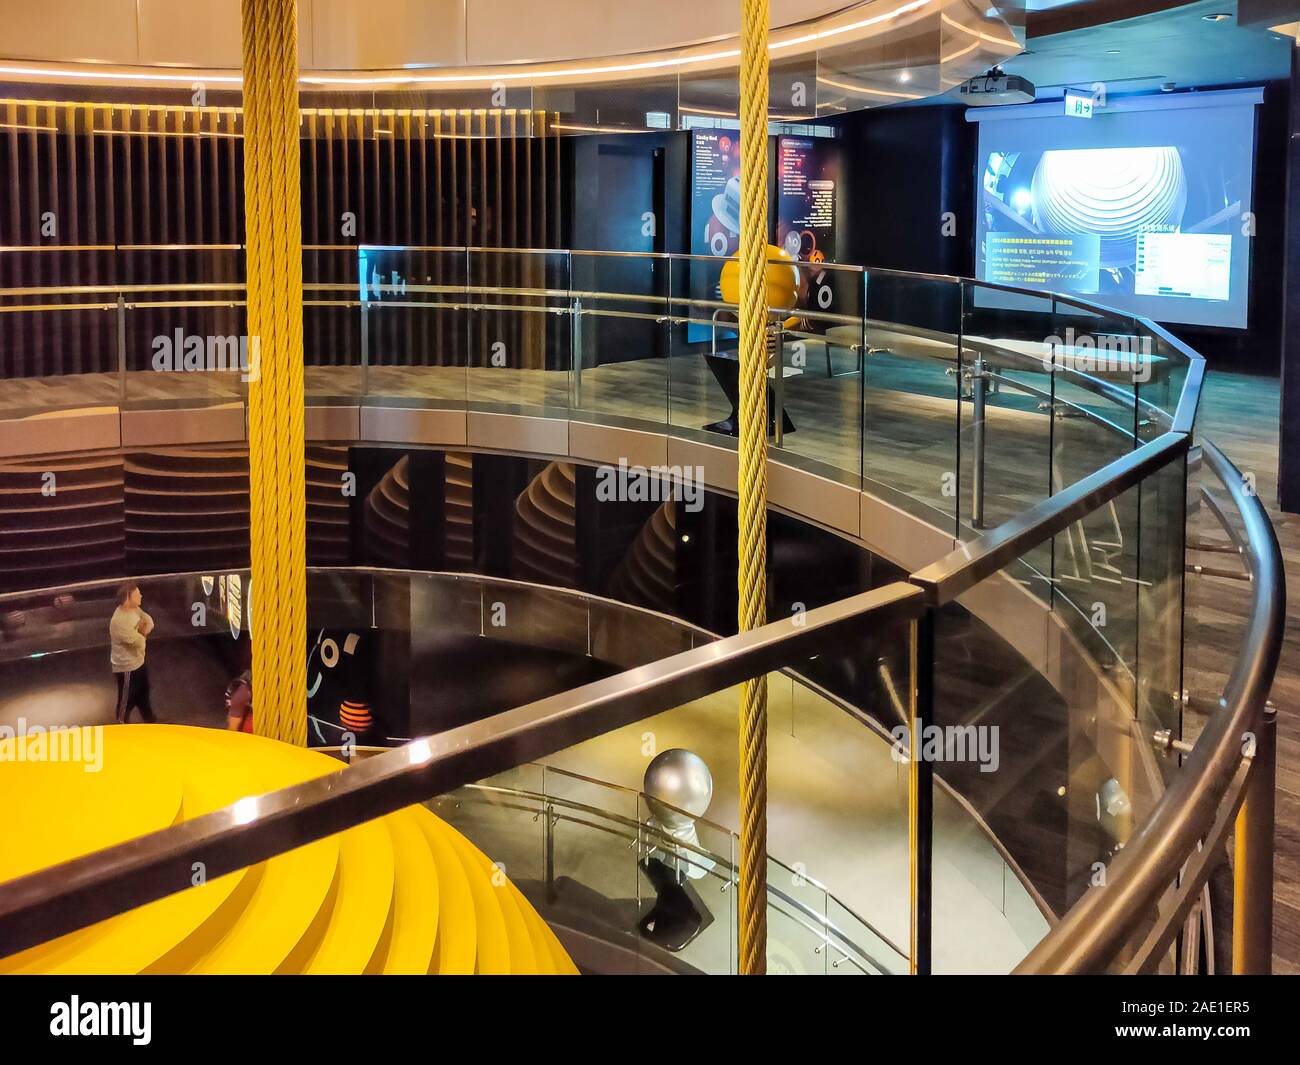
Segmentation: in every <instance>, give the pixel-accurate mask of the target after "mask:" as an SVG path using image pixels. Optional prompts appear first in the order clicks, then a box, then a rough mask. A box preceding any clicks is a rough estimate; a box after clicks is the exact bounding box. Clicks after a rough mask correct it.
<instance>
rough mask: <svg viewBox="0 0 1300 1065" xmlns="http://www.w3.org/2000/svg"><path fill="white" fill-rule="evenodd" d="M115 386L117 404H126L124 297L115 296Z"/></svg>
mask: <svg viewBox="0 0 1300 1065" xmlns="http://www.w3.org/2000/svg"><path fill="white" fill-rule="evenodd" d="M117 385H118V402H119V403H120V404H122V405H125V404H126V297H125V296H123V295H122V294H121V293H120V292H119V293H118V294H117Z"/></svg>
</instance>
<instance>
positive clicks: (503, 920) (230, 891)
mask: <svg viewBox="0 0 1300 1065" xmlns="http://www.w3.org/2000/svg"><path fill="white" fill-rule="evenodd" d="M99 734H100V736H101V741H100V744H99V747H98V751H99V753H100V754H101V755H102V757H100V758H96V759H95V762H99V763H101V764H100V768H99V769H98V770H97V771H88V769H93V768H94V764H93V763H91V762H88V761H87V759H86V758H85V757H81V758H79V760H64V761H59V760H52V759H51V751H52V750H53V748H52V747H51V748H49V749H47V750H42V749H39V748H38V746H37V745H38V744H44V743H45V742H46V741H45V739H44V738H43V737H34V736H27V737H24V738H18V739H6V740H0V809H4V810H8V811H15V810H21V811H23V813H22V816H21V817H12V818H10V820H9V823H8V825H7V827H6V830H5V843H4V846H3V847H0V883H3V882H4V881H6V880H11V879H14V878H15V877H19V876H24V875H26V874H28V873H32V872H36V871H37V870H39V869H43V868H46V867H47V866H50V865H55V864H58V863H59V862H65V861H68V860H70V859H72V858H76V857H79V856H81V855H83V854H88V853H90V852H91V851H95V850H99V849H101V848H103V847H108V846H112V845H113V844H116V843H122V842H125V841H126V840H129V839H133V838H135V837H137V836H141V835H144V834H146V833H149V832H155V831H157V830H159V829H162V828H166V827H167V826H169V825H173V824H176V823H178V822H181V821H185V820H188V819H189V818H192V817H197V816H199V815H200V814H205V813H210V812H211V811H213V810H217V809H220V808H221V807H223V806H229V805H230V804H231V803H233V802H236V801H237V800H239V799H241V798H245V797H247V796H251V795H261V794H263V793H265V792H268V791H275V790H276V789H278V788H283V787H287V786H289V785H291V784H297V783H300V782H302V781H305V780H310V779H313V778H315V777H319V776H324V775H325V774H327V773H334V772H338V771H339V770H340V769H342V764H341V763H340V762H338V761H336V760H335V759H333V758H330V757H328V756H327V755H324V754H319V753H317V752H314V751H310V750H306V749H305V748H302V747H294V746H291V745H289V744H285V743H280V742H278V741H276V740H270V739H266V738H264V737H261V736H254V735H249V734H246V733H237V732H221V731H217V730H214V729H202V728H192V727H188V726H184V725H110V726H107V727H104V728H102V729H101V730H100V732H99ZM86 740H87V741H90V740H91V738H90V737H86ZM19 743H22V744H25V748H24V750H23V752H21V754H20V752H19V751H18V748H17V745H18V744H19ZM62 750H63V751H64V752H66V751H68V750H71V751H76V752H82V753H83V754H84V753H85V752H87V751H94V750H96V748H95V747H94V746H93V743H91V742H85V743H81V744H77V743H67V744H66V746H64V747H62ZM194 873H195V876H194V879H195V882H196V884H197V885H198V886H195V887H192V888H190V889H188V890H186V891H181V892H179V893H177V894H175V895H171V896H169V897H167V898H164V899H159V900H158V901H156V902H151V903H149V904H148V905H146V906H141V907H139V908H138V909H135V910H131V911H130V912H128V913H124V914H120V915H119V916H117V917H113V918H110V919H109V920H106V921H101V922H100V923H98V924H95V925H91V926H90V927H89V928H83V929H81V930H80V931H77V932H72V933H70V934H68V935H66V936H62V937H60V938H59V939H56V940H51V941H50V942H48V943H42V944H40V945H39V946H36V947H32V948H31V949H29V950H25V951H22V952H21V953H19V954H14V955H11V956H10V957H7V958H0V973H65V974H83V973H114V974H119V973H120V974H127V973H363V972H364V973H403V974H419V973H459V974H470V973H510V974H566V975H567V974H575V973H577V968H576V967H575V966H574V964H573V962H572V961H571V960H570V958H569V956H568V954H567V953H566V952H565V950H564V948H563V947H562V946H561V945H560V942H559V940H558V939H556V937H555V933H554V932H552V931H551V929H550V927H549V926H548V925H547V924H546V922H545V921H543V920H542V919H541V917H539V916H538V915H537V912H536V911H535V910H534V909H533V907H532V906H531V905H530V904H529V902H528V901H527V900H526V899H525V898H524V896H523V895H522V894H521V893H520V892H519V890H518V889H517V888H516V887H515V886H514V885H513V884H512V883H510V881H509V880H507V879H506V878H505V876H504V875H503V874H502V872H501V871H500V870H499V869H497V868H496V867H495V866H494V865H493V864H492V862H491V860H490V859H489V858H488V857H487V856H486V855H484V854H483V852H482V851H480V850H479V849H478V848H477V847H475V846H474V844H472V843H471V842H470V841H469V840H467V839H466V838H465V837H464V836H462V835H461V834H460V833H459V832H457V831H455V830H454V829H453V828H451V827H450V826H449V825H448V824H446V822H444V821H442V820H440V819H439V818H438V817H437V816H435V815H434V814H433V813H432V812H430V811H429V810H427V809H425V808H424V807H423V806H410V807H407V808H406V809H404V810H398V811H397V812H396V813H392V814H389V815H388V816H386V817H381V818H378V819H376V820H373V821H368V822H366V823H365V824H361V825H358V826H357V827H355V828H351V829H349V830H348V831H346V832H341V833H339V834H338V835H336V836H330V837H328V838H326V839H322V840H317V841H316V842H315V843H309V844H307V845H305V846H303V847H299V848H298V849H297V850H293V851H290V852H288V853H286V854H281V855H278V856H277V857H275V858H271V859H269V860H268V861H265V862H262V863H261V864H259V865H255V866H251V867H249V868H247V869H241V870H238V871H236V872H234V873H230V874H228V875H226V876H223V877H219V878H217V879H215V880H211V881H206V882H205V877H204V876H203V870H202V869H201V868H196V869H195V871H194Z"/></svg>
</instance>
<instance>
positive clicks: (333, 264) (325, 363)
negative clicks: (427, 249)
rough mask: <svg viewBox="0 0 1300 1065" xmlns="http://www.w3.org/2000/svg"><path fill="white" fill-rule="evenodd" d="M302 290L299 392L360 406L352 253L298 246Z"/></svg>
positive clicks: (321, 400)
mask: <svg viewBox="0 0 1300 1065" xmlns="http://www.w3.org/2000/svg"><path fill="white" fill-rule="evenodd" d="M302 288H303V292H302V299H303V305H302V353H303V365H304V376H303V389H304V393H305V395H306V398H307V402H308V403H309V404H312V403H323V404H333V403H357V402H360V400H361V398H362V396H363V395H364V394H365V389H364V381H363V380H362V359H361V354H362V353H361V321H362V316H361V314H360V307H361V299H362V295H361V288H360V278H359V268H358V262H357V249H356V248H344V247H337V246H329V245H319V246H311V245H309V246H306V247H304V248H303V255H302ZM420 321H421V322H422V323H423V321H424V320H423V319H420Z"/></svg>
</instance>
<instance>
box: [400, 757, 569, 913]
mask: <svg viewBox="0 0 1300 1065" xmlns="http://www.w3.org/2000/svg"><path fill="white" fill-rule="evenodd" d="M542 780H543V770H542V767H541V766H536V765H525V766H520V767H518V768H516V769H510V770H507V771H506V772H504V773H499V774H497V775H496V776H493V777H489V778H488V779H486V780H483V781H479V782H478V783H477V784H471V785H470V786H468V787H464V788H457V789H456V790H455V791H454V792H452V793H450V794H449V795H441V796H438V797H437V798H435V799H431V800H430V801H429V802H428V803H426V805H427V806H428V808H429V809H430V810H432V811H433V812H434V813H435V814H437V815H438V816H439V817H440V818H442V820H444V821H446V822H447V823H448V824H449V825H451V826H452V827H453V828H455V829H457V830H458V831H459V832H460V833H461V834H462V835H464V836H465V838H466V839H468V840H469V841H470V842H471V843H473V844H474V845H475V846H476V847H478V849H479V850H480V851H482V852H483V853H484V854H485V855H486V856H487V858H488V860H489V861H491V862H492V864H493V865H494V866H495V867H496V869H495V870H494V876H495V875H498V874H499V875H500V876H503V877H508V878H509V880H510V882H511V883H512V884H514V886H515V887H517V888H518V889H519V890H520V891H521V892H523V894H524V895H525V896H526V897H527V898H528V899H529V900H530V901H532V902H533V904H534V905H535V906H538V905H539V904H540V903H542V902H543V901H544V899H545V891H544V885H545V883H546V875H547V857H548V854H547V836H548V825H547V817H546V809H547V807H546V799H545V794H544V790H543V785H542ZM494 886H500V881H494Z"/></svg>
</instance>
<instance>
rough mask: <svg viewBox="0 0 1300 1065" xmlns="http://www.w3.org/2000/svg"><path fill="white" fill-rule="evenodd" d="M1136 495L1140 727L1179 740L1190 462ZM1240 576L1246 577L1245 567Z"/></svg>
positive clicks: (1169, 469)
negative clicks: (1137, 517) (1137, 515)
mask: <svg viewBox="0 0 1300 1065" xmlns="http://www.w3.org/2000/svg"><path fill="white" fill-rule="evenodd" d="M1136 492H1137V494H1138V508H1139V511H1140V515H1141V516H1140V521H1139V523H1138V547H1137V571H1138V573H1137V576H1138V579H1137V582H1136V585H1135V588H1136V593H1137V604H1136V612H1137V626H1138V629H1137V639H1136V647H1135V655H1136V661H1137V669H1136V672H1137V716H1138V723H1139V725H1140V726H1141V727H1142V729H1143V730H1144V732H1146V733H1147V734H1152V733H1154V732H1156V731H1159V730H1162V729H1167V730H1169V732H1170V734H1171V735H1172V736H1174V737H1179V736H1181V735H1182V731H1183V688H1184V685H1183V609H1184V582H1185V580H1186V579H1187V578H1186V564H1185V563H1186V541H1185V537H1186V534H1187V522H1186V520H1185V517H1186V514H1187V463H1186V459H1185V458H1181V459H1178V460H1176V461H1174V462H1172V463H1170V464H1169V465H1168V466H1166V467H1164V468H1163V469H1161V470H1159V471H1158V472H1156V473H1155V474H1153V475H1151V476H1150V477H1148V478H1147V479H1146V480H1145V481H1143V482H1142V484H1141V485H1139V486H1138V488H1137V489H1136ZM1127 494H1132V493H1131V492H1130V493H1126V495H1127ZM1228 557H1231V556H1228ZM1233 564H1237V565H1239V563H1237V562H1236V560H1235V559H1233V560H1232V562H1231V563H1230V566H1231V565H1233ZM1229 572H1233V570H1232V569H1229ZM1236 572H1237V574H1238V575H1244V567H1242V569H1239V570H1237V571H1236ZM1229 583H1232V584H1236V585H1243V584H1245V585H1246V586H1247V587H1248V586H1249V585H1248V582H1245V581H1241V580H1234V579H1231V578H1230V579H1229ZM1242 616H1245V612H1244V611H1243V614H1242ZM1217 642H1218V641H1216V643H1217ZM1221 646H1240V644H1239V643H1230V644H1222V645H1221ZM1173 768H1174V767H1173V765H1172V760H1167V761H1166V765H1165V769H1166V770H1167V771H1169V772H1172V770H1173Z"/></svg>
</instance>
